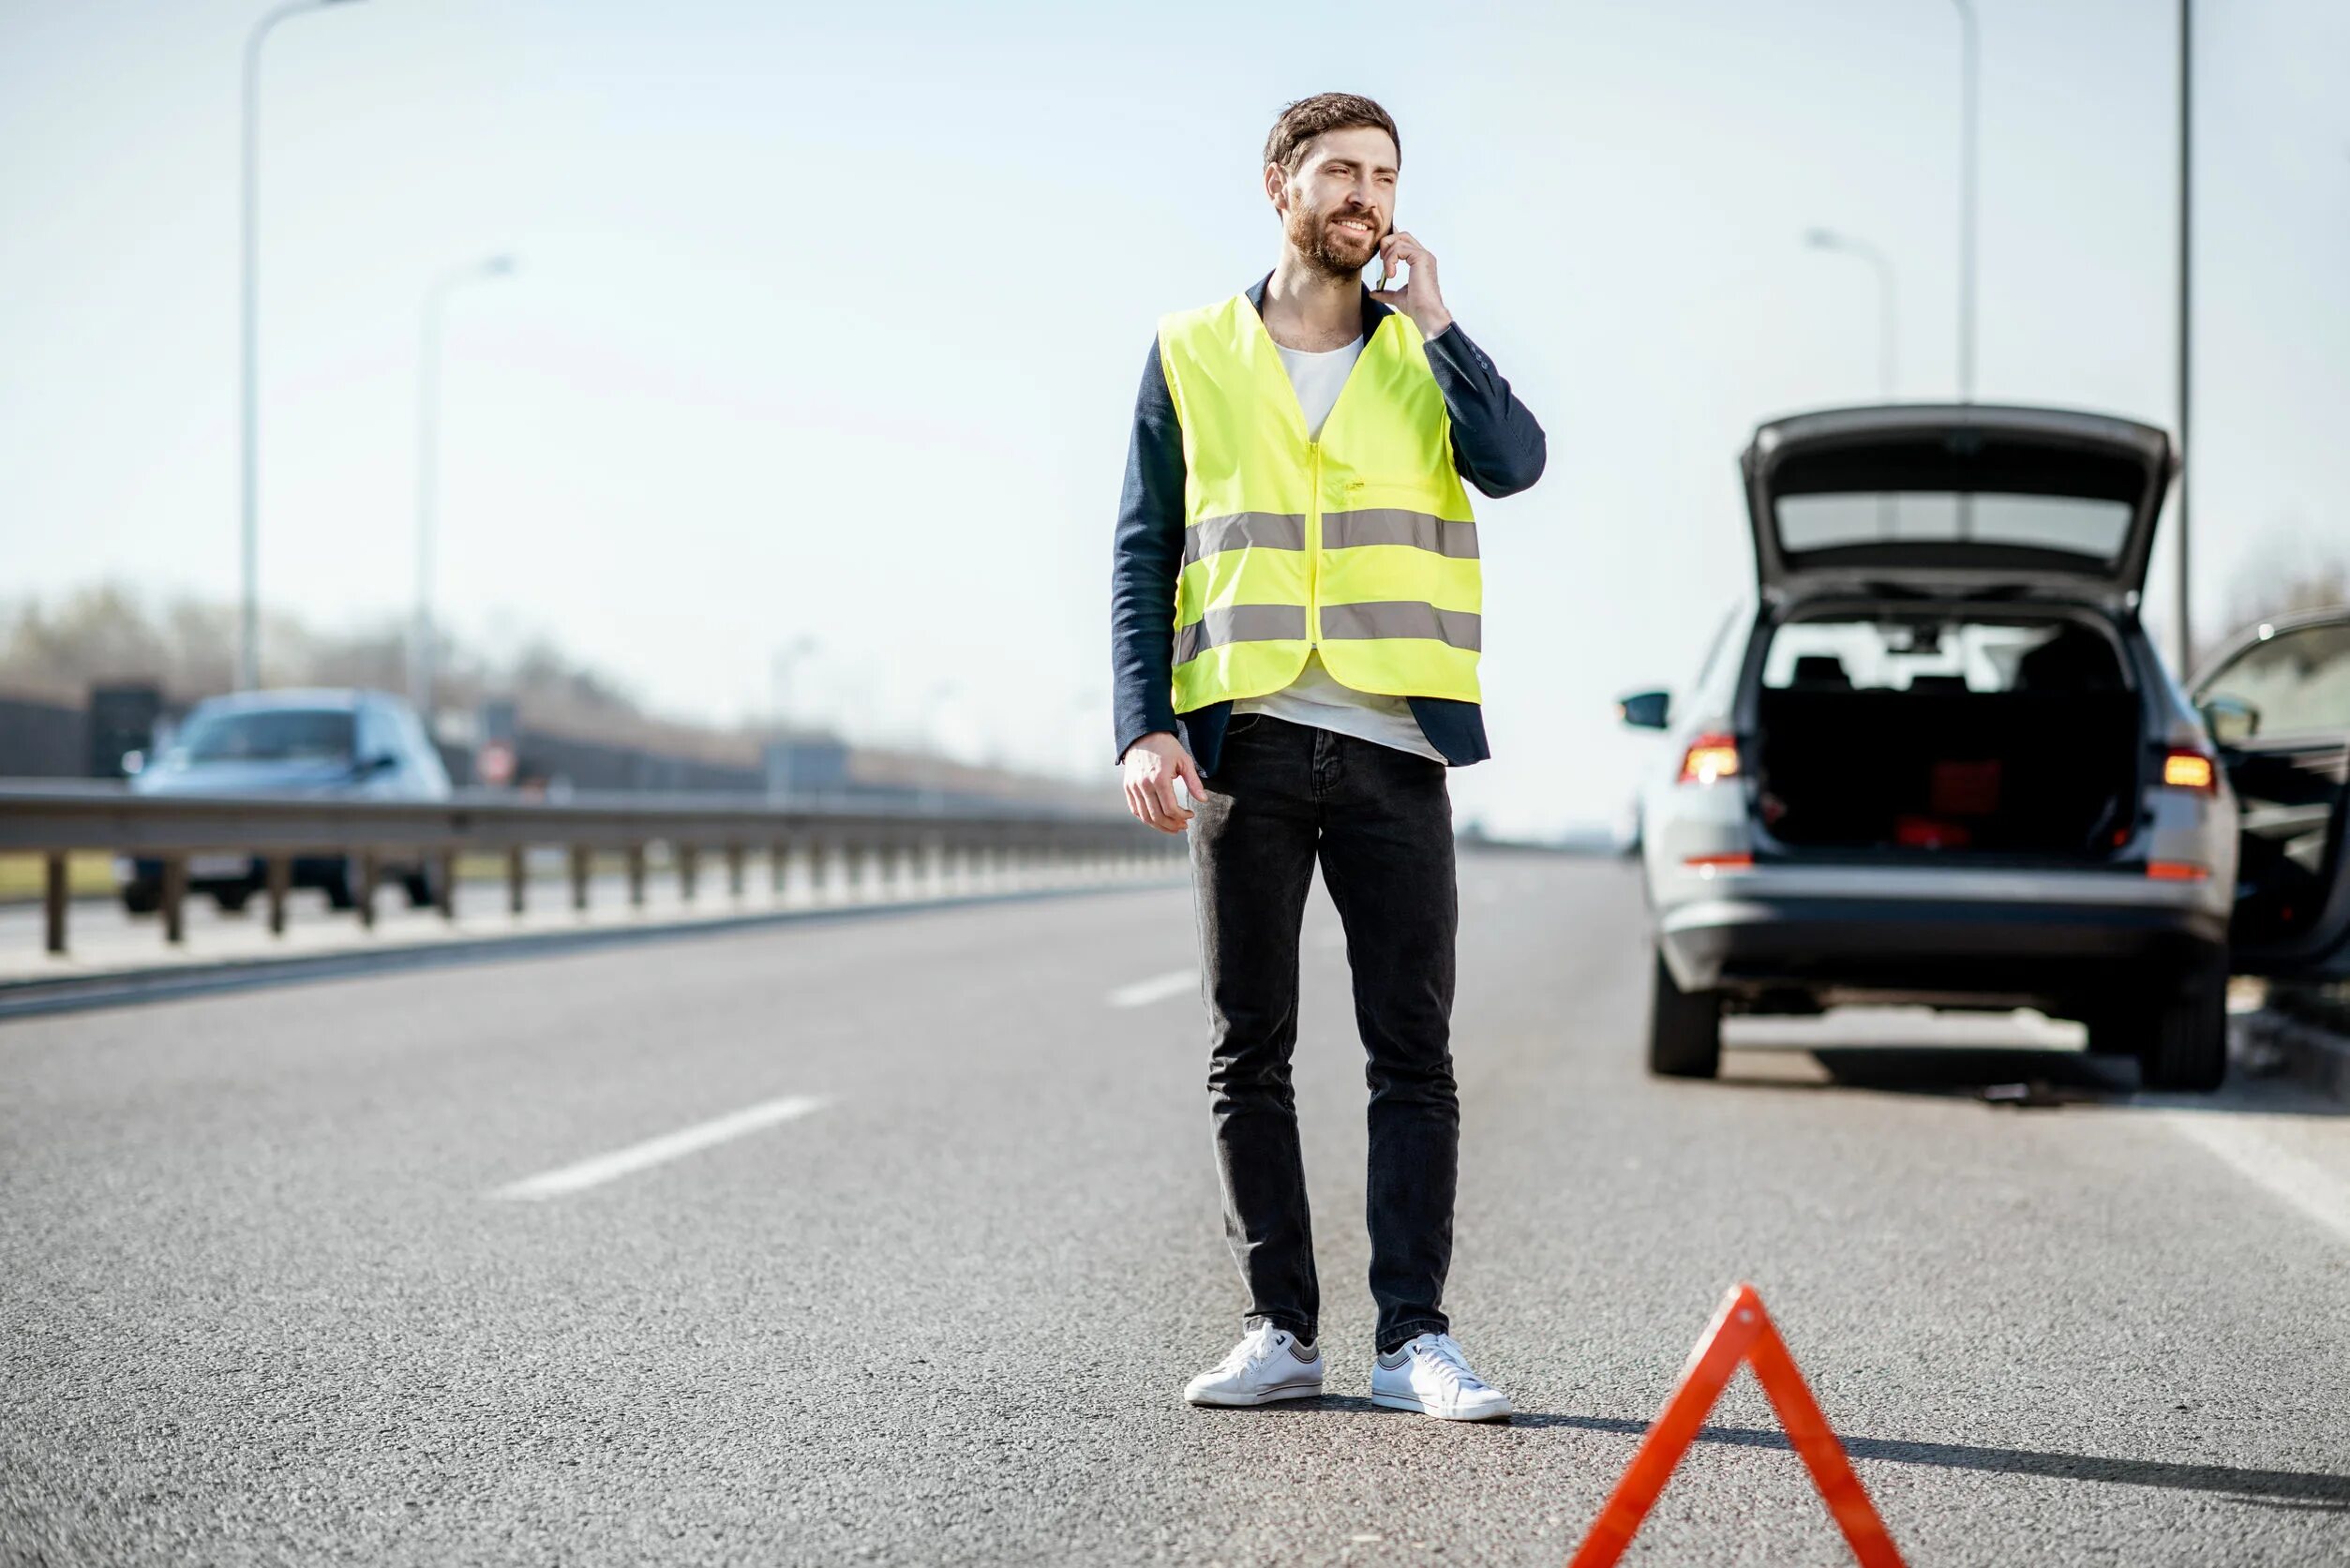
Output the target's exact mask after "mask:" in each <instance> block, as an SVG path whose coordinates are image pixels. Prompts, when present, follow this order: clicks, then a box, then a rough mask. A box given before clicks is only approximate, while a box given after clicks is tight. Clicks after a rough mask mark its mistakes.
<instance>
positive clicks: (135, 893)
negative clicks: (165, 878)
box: [123, 882, 163, 915]
mask: <svg viewBox="0 0 2350 1568" xmlns="http://www.w3.org/2000/svg"><path fill="white" fill-rule="evenodd" d="M162 907H163V889H160V888H158V887H157V886H155V885H154V884H153V883H151V882H132V883H129V884H127V885H126V886H125V887H124V889H123V908H124V909H125V910H126V911H127V912H128V913H130V914H133V915H152V914H154V913H155V912H156V911H157V910H158V909H160V908H162Z"/></svg>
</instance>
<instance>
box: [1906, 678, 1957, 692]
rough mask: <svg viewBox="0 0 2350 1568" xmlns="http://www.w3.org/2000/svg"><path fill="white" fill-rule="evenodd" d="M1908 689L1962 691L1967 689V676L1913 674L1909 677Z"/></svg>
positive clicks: (1917, 690) (1916, 690)
mask: <svg viewBox="0 0 2350 1568" xmlns="http://www.w3.org/2000/svg"><path fill="white" fill-rule="evenodd" d="M1909 690H1911V691H1913V692H1945V693H1948V692H1959V693H1964V692H1965V691H1966V690H1967V678H1966V677H1965V676H1963V675H1913V676H1911V677H1910V678H1909Z"/></svg>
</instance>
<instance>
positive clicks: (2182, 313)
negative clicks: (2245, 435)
mask: <svg viewBox="0 0 2350 1568" xmlns="http://www.w3.org/2000/svg"><path fill="white" fill-rule="evenodd" d="M2194 19H2195V8H2194V0H2178V454H2179V459H2178V606H2177V611H2176V614H2177V617H2178V673H2179V676H2180V678H2181V679H2184V678H2185V677H2187V676H2189V675H2191V674H2193V671H2192V670H2191V669H2190V668H2189V667H2188V665H2189V661H2190V660H2192V659H2193V657H2194V651H2195V643H2194V636H2193V632H2192V630H2191V628H2190V625H2189V621H2188V604H2187V560H2188V555H2187V496H2188V490H2189V485H2188V479H2189V477H2190V476H2191V475H2192V474H2193V472H2194V470H2193V467H2192V466H2191V465H2192V459H2191V458H2190V456H2189V455H2188V451H2189V449H2188V444H2187V425H2188V419H2189V416H2190V414H2191V413H2192V412H2193V396H2192V393H2193V386H2192V384H2191V372H2192V371H2193V350H2194V315H2193V306H2194V291H2193V281H2194V266H2193V262H2194V254H2193V251H2194V246H2193V234H2194V210H2195V208H2194V135H2193V131H2194V41H2195V27H2194Z"/></svg>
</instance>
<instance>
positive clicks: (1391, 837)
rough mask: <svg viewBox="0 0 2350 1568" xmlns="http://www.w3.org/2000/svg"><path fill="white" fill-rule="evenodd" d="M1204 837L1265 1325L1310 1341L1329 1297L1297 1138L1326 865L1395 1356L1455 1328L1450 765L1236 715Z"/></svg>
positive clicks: (1220, 1121)
mask: <svg viewBox="0 0 2350 1568" xmlns="http://www.w3.org/2000/svg"><path fill="white" fill-rule="evenodd" d="M1203 782H1204V783H1205V784H1206V786H1207V795H1206V798H1205V799H1202V800H1199V801H1196V802H1194V803H1193V816H1192V821H1191V826H1190V841H1191V867H1192V888H1193V895H1194V899H1195V901H1196V908H1197V912H1198V918H1199V928H1200V960H1201V965H1202V980H1201V991H1202V993H1204V995H1205V1000H1206V1002H1207V1009H1208V1022H1209V1025H1210V1029H1211V1037H1210V1038H1211V1044H1212V1048H1213V1056H1212V1059H1211V1065H1210V1068H1209V1073H1208V1089H1209V1092H1210V1094H1211V1096H1212V1097H1213V1106H1214V1111H1215V1124H1216V1157H1217V1162H1218V1165H1219V1167H1220V1171H1221V1173H1222V1177H1223V1187H1224V1233H1225V1235H1226V1237H1227V1238H1228V1239H1229V1240H1230V1241H1231V1243H1232V1250H1233V1258H1234V1260H1235V1262H1237V1263H1238V1264H1239V1265H1240V1277H1241V1279H1242V1280H1243V1282H1244V1283H1245V1284H1246V1285H1247V1286H1248V1290H1249V1323H1250V1326H1254V1325H1255V1324H1257V1323H1259V1322H1272V1323H1274V1324H1276V1325H1278V1326H1280V1327H1281V1328H1285V1329H1287V1330H1288V1331H1289V1332H1291V1333H1292V1334H1295V1335H1296V1336H1297V1337H1299V1338H1301V1339H1306V1340H1311V1339H1312V1337H1313V1336H1314V1332H1315V1317H1316V1315H1317V1313H1318V1312H1319V1311H1320V1309H1321V1299H1320V1293H1319V1288H1318V1286H1317V1285H1316V1282H1315V1278H1314V1264H1313V1226H1312V1222H1311V1220H1310V1218H1309V1217H1308V1215H1307V1212H1306V1172H1305V1165H1304V1161H1303V1158H1302V1157H1301V1156H1300V1154H1299V1150H1298V1142H1297V1102H1296V1098H1295V1095H1294V1094H1293V1092H1292V1090H1291V1084H1290V1070H1289V1066H1290V1053H1291V1051H1292V1049H1293V1048H1294V1047H1295V1045H1296V1043H1297V933H1298V925H1299V922H1300V921H1301V920H1302V919H1303V918H1304V915H1305V910H1306V894H1307V891H1308V889H1310V887H1311V886H1312V883H1313V868H1314V861H1315V859H1316V858H1317V857H1319V858H1320V859H1321V861H1322V876H1323V881H1324V883H1325V886H1327V887H1328V888H1329V889H1330V898H1331V902H1332V903H1336V904H1337V905H1338V910H1339V918H1340V920H1341V921H1342V922H1343V923H1344V925H1345V927H1346V956H1347V963H1348V965H1349V966H1350V967H1351V968H1352V970H1353V971H1354V977H1355V1025H1356V1027H1357V1029H1359V1030H1360V1032H1361V1034H1362V1038H1363V1048H1364V1050H1365V1052H1366V1053H1368V1055H1369V1063H1368V1068H1367V1071H1366V1074H1365V1076H1366V1077H1367V1078H1368V1080H1369V1082H1370V1191H1369V1194H1368V1203H1367V1207H1368V1210H1369V1217H1370V1293H1371V1299H1372V1300H1373V1301H1374V1302H1376V1303H1377V1304H1378V1307H1379V1326H1378V1341H1379V1346H1378V1348H1379V1349H1381V1350H1382V1351H1387V1350H1392V1349H1394V1348H1395V1347H1396V1346H1398V1345H1400V1344H1402V1343H1403V1342H1404V1341H1405V1340H1407V1339H1409V1338H1411V1337H1413V1336H1414V1335H1416V1334H1423V1333H1429V1332H1435V1333H1443V1332H1444V1330H1445V1328H1446V1326H1447V1325H1446V1322H1445V1319H1444V1310H1443V1305H1442V1304H1443V1299H1444V1275H1445V1272H1446V1271H1447V1270H1448V1269H1449V1268H1450V1266H1451V1263H1452V1213H1453V1188H1454V1185H1455V1182H1456V1179H1457V1174H1458V1171H1459V1148H1460V1101H1459V1095H1458V1094H1457V1093H1456V1091H1455V1089H1454V1085H1453V1074H1452V1044H1451V1041H1452V997H1453V933H1454V931H1455V928H1456V927H1457V926H1458V924H1459V903H1458V897H1457V894H1456V891H1455V888H1454V884H1453V832H1452V805H1451V800H1450V798H1449V796H1448V795H1447V793H1446V790H1445V786H1444V764H1443V763H1441V762H1433V761H1430V760H1429V759H1428V758H1426V757H1420V756H1414V755H1413V754H1411V753H1409V752H1400V751H1398V750H1396V749H1395V748H1393V747H1391V746H1381V745H1376V744H1374V743H1372V742H1371V741H1369V740H1358V739H1355V738H1354V737H1352V736H1346V735H1336V734H1333V733H1331V732H1330V731H1328V730H1322V729H1312V728H1309V727H1307V726H1305V725H1302V724H1288V723H1285V722H1284V721H1282V720H1280V719H1275V718H1271V717H1268V716H1266V715H1265V714H1242V715H1240V716H1238V717H1236V718H1235V720H1234V721H1233V724H1232V727H1231V728H1230V730H1228V731H1227V732H1226V734H1225V737H1224V749H1223V754H1222V755H1221V756H1220V757H1219V758H1218V759H1217V767H1216V771H1215V772H1213V773H1211V774H1208V775H1207V776H1206V778H1205V780H1204V781H1203Z"/></svg>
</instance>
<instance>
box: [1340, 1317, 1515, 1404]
mask: <svg viewBox="0 0 2350 1568" xmlns="http://www.w3.org/2000/svg"><path fill="white" fill-rule="evenodd" d="M1391 1362H1392V1363H1393V1365H1390V1363H1391ZM1370 1402H1371V1403H1372V1404H1374V1405H1385V1406H1386V1407H1387V1408H1388V1409H1389V1410H1391V1411H1419V1412H1420V1413H1421V1414H1422V1415H1432V1416H1436V1417H1438V1418H1439V1419H1441V1420H1444V1421H1501V1420H1505V1419H1506V1418H1507V1417H1508V1415H1509V1412H1510V1403H1509V1396H1508V1395H1506V1394H1504V1393H1503V1392H1502V1391H1501V1390H1500V1389H1498V1388H1494V1387H1492V1386H1490V1385H1489V1384H1488V1383H1487V1382H1486V1381H1485V1380H1484V1379H1483V1378H1480V1377H1478V1376H1477V1375H1476V1374H1475V1373H1474V1372H1473V1371H1471V1370H1470V1369H1469V1357H1468V1355H1467V1354H1466V1353H1465V1352H1463V1351H1462V1350H1461V1349H1460V1346H1459V1343H1458V1342H1456V1341H1455V1340H1454V1338H1453V1337H1452V1336H1451V1335H1449V1334H1423V1335H1421V1336H1420V1337H1418V1338H1416V1339H1413V1340H1410V1341H1408V1342H1406V1343H1405V1344H1404V1346H1403V1348H1402V1349H1400V1350H1399V1351H1396V1352H1395V1353H1394V1355H1392V1356H1385V1355H1383V1356H1378V1357H1374V1358H1373V1359H1372V1361H1371V1366H1370Z"/></svg>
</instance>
